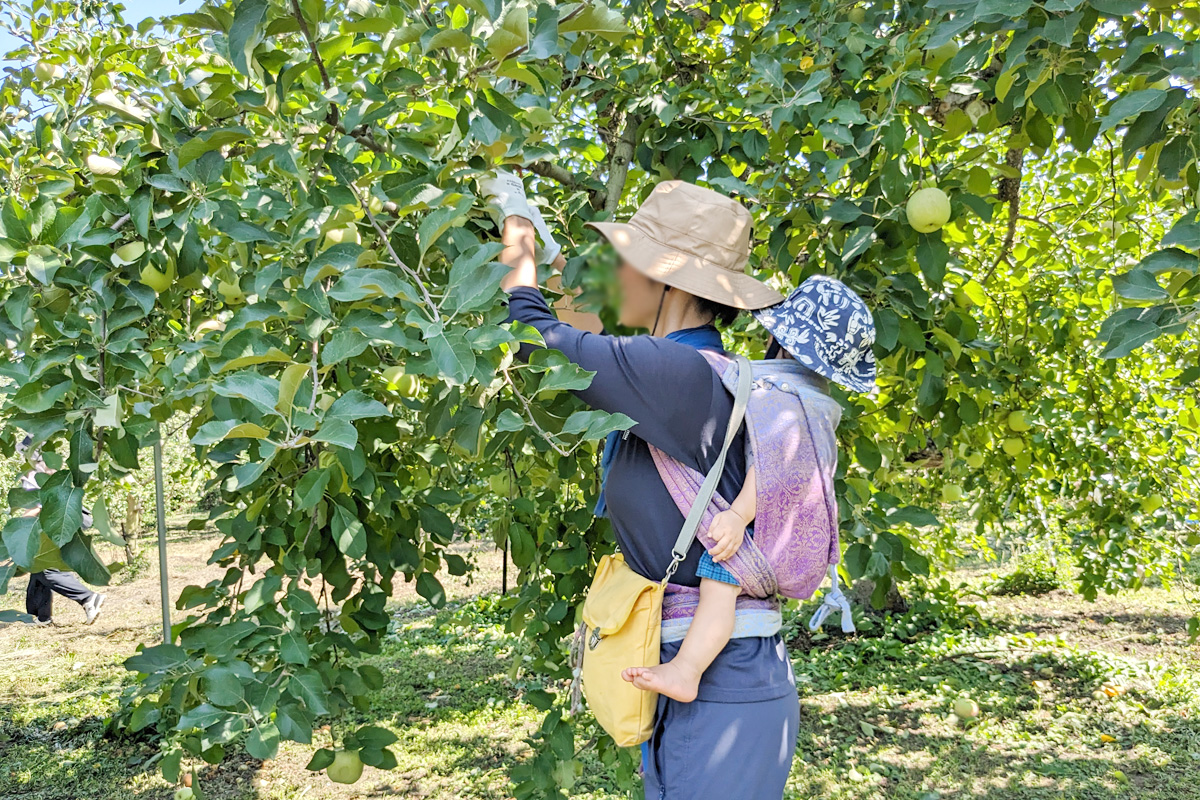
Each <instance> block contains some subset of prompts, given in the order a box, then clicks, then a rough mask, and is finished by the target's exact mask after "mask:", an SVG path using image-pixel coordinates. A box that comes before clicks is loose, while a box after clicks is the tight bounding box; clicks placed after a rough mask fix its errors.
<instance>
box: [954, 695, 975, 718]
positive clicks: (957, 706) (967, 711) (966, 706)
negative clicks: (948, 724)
mask: <svg viewBox="0 0 1200 800" xmlns="http://www.w3.org/2000/svg"><path fill="white" fill-rule="evenodd" d="M954 715H955V716H956V717H958V718H959V719H975V718H976V717H978V716H979V704H978V703H976V702H975V701H974V700H972V699H971V698H969V697H960V698H958V699H957V700H955V701H954Z"/></svg>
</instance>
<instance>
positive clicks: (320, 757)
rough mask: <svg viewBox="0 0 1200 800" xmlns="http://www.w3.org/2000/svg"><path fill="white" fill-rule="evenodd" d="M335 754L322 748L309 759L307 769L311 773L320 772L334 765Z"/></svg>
mask: <svg viewBox="0 0 1200 800" xmlns="http://www.w3.org/2000/svg"><path fill="white" fill-rule="evenodd" d="M333 759H334V752H333V751H332V750H330V749H328V748H325V747H322V748H321V749H320V750H318V751H317V752H315V753H313V757H312V758H311V759H309V762H308V765H307V766H305V769H307V770H309V771H310V772H320V771H321V770H323V769H325V768H326V767H328V766H329V765H330V764H332V763H333Z"/></svg>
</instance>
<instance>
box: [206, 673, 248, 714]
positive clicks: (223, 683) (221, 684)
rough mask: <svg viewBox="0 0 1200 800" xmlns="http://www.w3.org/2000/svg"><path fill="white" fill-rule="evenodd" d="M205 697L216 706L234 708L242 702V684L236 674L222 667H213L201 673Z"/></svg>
mask: <svg viewBox="0 0 1200 800" xmlns="http://www.w3.org/2000/svg"><path fill="white" fill-rule="evenodd" d="M202 686H203V688H204V694H205V696H206V697H207V698H208V699H209V701H211V702H212V703H213V704H215V705H218V706H236V705H239V704H240V703H241V702H242V697H243V693H242V682H241V680H239V679H238V676H237V673H235V672H234V671H233V670H232V669H230V668H229V667H226V666H222V665H219V664H218V665H214V666H211V667H209V668H208V669H206V670H204V672H203V673H202Z"/></svg>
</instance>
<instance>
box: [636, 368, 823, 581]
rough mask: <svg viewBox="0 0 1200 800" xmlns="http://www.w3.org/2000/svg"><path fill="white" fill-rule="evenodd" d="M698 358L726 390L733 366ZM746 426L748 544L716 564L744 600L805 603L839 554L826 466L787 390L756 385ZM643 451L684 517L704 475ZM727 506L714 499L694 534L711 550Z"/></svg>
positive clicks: (802, 412) (797, 404)
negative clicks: (750, 502) (750, 459)
mask: <svg viewBox="0 0 1200 800" xmlns="http://www.w3.org/2000/svg"><path fill="white" fill-rule="evenodd" d="M701 354H702V355H703V356H704V357H705V359H706V360H707V361H708V362H709V364H710V365H711V366H712V367H713V369H714V370H716V371H717V373H718V374H720V375H721V376H722V382H723V383H724V384H725V386H726V387H728V386H731V385H733V383H732V381H735V380H736V376H737V363H736V362H735V361H733V360H732V359H730V358H729V357H728V356H724V355H721V354H719V353H711V352H706V351H701ZM746 425H747V434H748V439H749V443H750V448H751V450H752V452H753V453H754V469H755V475H756V483H757V497H756V505H757V512H758V513H757V517H756V519H755V521H754V538H753V539H750V538H747V539H746V540H745V542H744V543H743V544H742V546H741V547H740V548H739V549H738V552H737V553H736V554H735V555H734V556H733V557H732V558H730V559H729V560H727V561H724V562H722V564H721V565H722V566H723V567H725V568H726V569H727V570H729V572H730V573H732V574H733V576H734V577H735V578H737V580H738V582H739V583H740V584H741V585H742V588H743V590H744V591H745V592H746V593H747V594H749V595H751V596H754V597H769V596H771V595H773V594H781V595H783V596H785V597H794V598H799V599H805V598H808V597H811V596H812V594H813V592H815V591H816V590H817V587H819V586H820V585H821V581H822V580H824V577H825V574H826V572H827V570H828V567H829V565H830V564H836V563H837V560H838V556H839V546H838V535H837V513H836V508H835V506H834V505H833V471H832V465H823V464H821V463H820V459H819V458H818V456H817V450H816V446H815V444H814V442H813V432H812V427H811V425H810V424H809V420H808V414H807V411H806V410H805V408H804V401H803V400H802V399H801V398H800V397H797V396H796V395H794V394H791V393H790V392H785V391H782V390H779V389H775V388H772V387H769V386H755V388H754V389H752V390H751V392H750V404H749V406H748V408H747V410H746ZM650 452H651V455H652V456H653V457H654V464H655V466H656V467H657V468H658V472H659V475H660V476H661V477H662V479H663V483H664V484H665V485H666V487H667V490H668V491H669V492H670V493H671V497H672V499H673V500H674V501H675V504H676V505H677V506H678V507H679V509H680V512H681V513H683V514H684V515H685V516H686V515H687V512H688V509H689V508H690V507H691V503H692V500H693V499H695V497H696V494H697V492H698V491H699V488H700V484H701V483H702V482H703V480H704V476H703V475H701V474H700V473H699V472H697V471H696V470H694V469H692V468H691V467H688V466H686V465H684V464H682V463H680V462H678V461H676V460H675V459H673V458H671V457H670V456H668V455H667V454H666V453H663V452H662V451H660V450H657V449H656V448H654V447H651V448H650ZM727 508H729V503H727V502H726V501H725V499H724V498H722V497H721V496H720V495H713V499H712V502H711V503H709V507H708V508H707V509H706V510H705V513H704V518H703V521H702V522H701V525H700V532H699V533H698V538H699V539H700V541H701V543H702V544H703V545H704V546H705V548H707V549H711V547H712V546H713V539H712V538H711V537H710V536H709V535H708V528H709V526H710V525H711V524H712V518H713V516H715V515H716V514H717V513H718V512H720V511H724V510H725V509H727Z"/></svg>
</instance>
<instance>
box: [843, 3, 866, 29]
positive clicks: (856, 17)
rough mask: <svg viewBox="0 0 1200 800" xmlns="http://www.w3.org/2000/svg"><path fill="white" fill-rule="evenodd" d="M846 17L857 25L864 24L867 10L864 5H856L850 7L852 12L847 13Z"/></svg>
mask: <svg viewBox="0 0 1200 800" xmlns="http://www.w3.org/2000/svg"><path fill="white" fill-rule="evenodd" d="M846 18H847V19H849V20H850V21H851V22H853V23H854V24H855V25H862V24H863V23H864V22H866V21H867V12H866V10H865V9H863V7H862V6H855V7H854V8H852V9H850V13H849V14H847V15H846Z"/></svg>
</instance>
